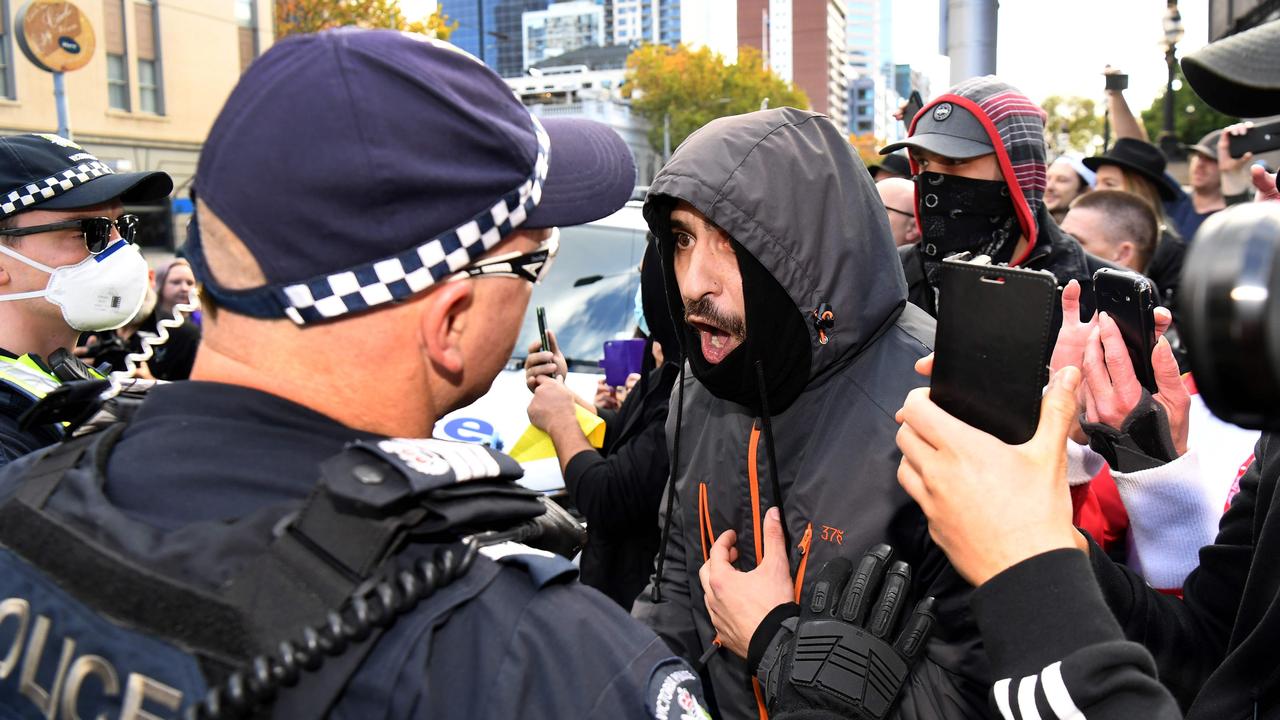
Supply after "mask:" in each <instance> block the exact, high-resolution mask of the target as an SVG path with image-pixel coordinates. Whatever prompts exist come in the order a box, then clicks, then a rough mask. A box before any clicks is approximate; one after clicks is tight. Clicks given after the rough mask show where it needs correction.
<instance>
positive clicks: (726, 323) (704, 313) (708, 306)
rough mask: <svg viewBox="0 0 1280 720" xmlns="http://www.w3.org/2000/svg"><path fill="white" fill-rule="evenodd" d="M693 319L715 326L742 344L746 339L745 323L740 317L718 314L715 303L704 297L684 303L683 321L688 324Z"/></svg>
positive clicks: (718, 310)
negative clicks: (699, 319)
mask: <svg viewBox="0 0 1280 720" xmlns="http://www.w3.org/2000/svg"><path fill="white" fill-rule="evenodd" d="M693 317H697V318H701V319H702V321H703V322H706V323H707V324H709V325H715V326H716V327H718V328H720V329H721V330H723V331H725V332H726V333H728V334H729V335H730V336H731V337H733V338H734V339H736V340H737V341H738V342H742V341H743V340H745V339H746V337H747V323H746V321H745V320H744V319H743V318H742V317H740V316H737V315H730V314H727V313H722V312H720V309H719V308H717V307H716V305H715V303H714V302H712V301H711V299H710V298H708V297H706V296H703V297H700V298H697V299H696V300H690V301H688V302H686V303H685V305H684V321H685V322H686V323H690V318H693ZM690 324H692V323H690Z"/></svg>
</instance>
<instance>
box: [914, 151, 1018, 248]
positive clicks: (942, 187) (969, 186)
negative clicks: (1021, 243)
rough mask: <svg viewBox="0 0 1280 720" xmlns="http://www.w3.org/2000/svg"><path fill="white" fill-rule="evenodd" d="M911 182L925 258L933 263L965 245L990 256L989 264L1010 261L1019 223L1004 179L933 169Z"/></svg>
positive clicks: (921, 245) (1015, 243) (1016, 239)
mask: <svg viewBox="0 0 1280 720" xmlns="http://www.w3.org/2000/svg"><path fill="white" fill-rule="evenodd" d="M915 181H916V212H917V213H918V214H919V217H920V249H921V250H922V251H923V252H924V254H925V256H926V260H930V261H934V262H938V261H941V260H943V259H944V258H946V257H948V256H949V255H953V254H955V253H958V252H963V251H966V250H967V251H969V252H972V253H973V254H975V255H988V256H990V257H991V262H992V263H993V264H996V263H1009V262H1012V261H1013V251H1014V248H1015V247H1017V244H1018V237H1019V235H1020V234H1021V233H1022V226H1020V225H1019V224H1018V216H1017V212H1016V211H1015V210H1014V207H1013V200H1012V199H1011V198H1010V197H1009V184H1008V183H1006V182H1005V181H1004V180H974V179H973V178H965V177H960V176H958V175H943V174H940V173H935V172H922V173H920V174H919V175H917V176H916V179H915Z"/></svg>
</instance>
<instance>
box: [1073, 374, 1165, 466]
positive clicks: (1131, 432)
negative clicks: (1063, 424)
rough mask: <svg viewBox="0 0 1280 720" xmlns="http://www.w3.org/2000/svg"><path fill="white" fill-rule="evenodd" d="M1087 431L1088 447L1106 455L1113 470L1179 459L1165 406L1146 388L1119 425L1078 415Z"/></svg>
mask: <svg viewBox="0 0 1280 720" xmlns="http://www.w3.org/2000/svg"><path fill="white" fill-rule="evenodd" d="M1080 425H1081V427H1083V428H1084V431H1085V432H1086V433H1088V435H1089V447H1091V448H1093V451H1094V452H1096V453H1098V454H1099V455H1101V456H1102V457H1103V458H1105V459H1106V461H1107V464H1108V465H1110V466H1111V469H1112V470H1117V471H1119V472H1137V471H1139V470H1149V469H1151V468H1154V467H1159V466H1161V465H1164V464H1165V463H1168V462H1172V461H1174V460H1177V459H1178V451H1177V449H1176V448H1175V447H1174V445H1173V432H1172V431H1171V430H1170V429H1169V415H1168V414H1167V413H1166V412H1165V410H1164V406H1163V405H1161V404H1160V403H1158V402H1156V401H1155V398H1153V397H1151V393H1150V392H1148V391H1147V390H1146V389H1143V391H1142V397H1141V398H1140V399H1139V400H1138V404H1137V405H1135V406H1133V409H1132V410H1130V411H1129V415H1128V416H1127V417H1126V418H1125V419H1124V422H1122V423H1121V424H1120V429H1119V430H1116V429H1115V428H1113V427H1111V426H1109V425H1105V424H1103V423H1091V422H1088V421H1086V420H1084V419H1083V417H1082V419H1081V421H1080Z"/></svg>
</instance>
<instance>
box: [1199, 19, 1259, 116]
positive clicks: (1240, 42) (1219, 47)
mask: <svg viewBox="0 0 1280 720" xmlns="http://www.w3.org/2000/svg"><path fill="white" fill-rule="evenodd" d="M1277 68H1280V20H1273V21H1271V22H1269V23H1266V24H1265V25H1259V26H1258V27H1255V28H1252V29H1250V30H1245V31H1244V32H1242V33H1238V34H1236V35H1232V36H1231V37H1227V38H1223V39H1221V40H1219V41H1217V42H1214V43H1210V44H1208V45H1205V46H1204V47H1202V48H1200V49H1199V50H1197V51H1195V52H1193V53H1191V54H1190V55H1188V56H1187V57H1185V58H1183V59H1182V74H1183V75H1184V76H1185V77H1186V78H1187V82H1189V83H1191V89H1192V90H1194V91H1195V93H1196V95H1199V96H1200V98H1201V99H1203V100H1204V101H1205V102H1207V103H1209V105H1210V106H1212V107H1213V109H1215V110H1218V111H1219V112H1224V113H1226V114H1228V115H1236V116H1238V117H1246V118H1257V117H1265V116H1268V115H1276V114H1280V72H1277Z"/></svg>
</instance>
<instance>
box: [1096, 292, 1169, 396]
mask: <svg viewBox="0 0 1280 720" xmlns="http://www.w3.org/2000/svg"><path fill="white" fill-rule="evenodd" d="M1093 295H1094V298H1095V300H1096V303H1097V307H1098V312H1105V313H1107V314H1108V315H1110V316H1111V318H1112V319H1113V320H1115V321H1116V326H1117V327H1119V328H1120V335H1121V336H1122V337H1124V344H1125V347H1126V348H1127V349H1128V350H1129V362H1130V363H1131V364H1132V365H1133V373H1134V375H1137V376H1138V382H1140V383H1142V387H1144V388H1146V389H1147V391H1148V392H1150V393H1151V394H1152V395H1154V394H1156V393H1157V392H1159V388H1157V387H1156V374H1155V370H1153V369H1152V367H1151V353H1152V351H1153V350H1155V348H1156V317H1155V309H1156V301H1155V293H1154V292H1153V290H1152V289H1151V281H1149V280H1147V279H1146V278H1145V277H1143V276H1141V275H1139V274H1137V273H1132V272H1125V271H1123V270H1109V269H1107V268H1102V269H1101V270H1098V272H1096V273H1094V274H1093Z"/></svg>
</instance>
